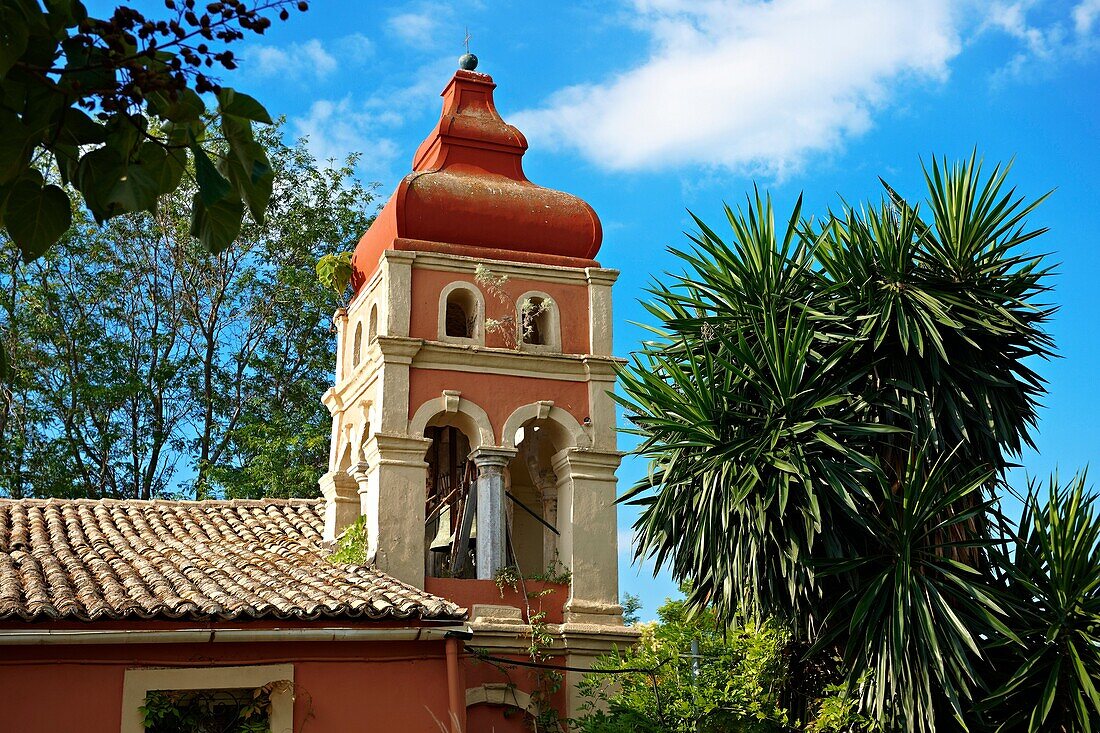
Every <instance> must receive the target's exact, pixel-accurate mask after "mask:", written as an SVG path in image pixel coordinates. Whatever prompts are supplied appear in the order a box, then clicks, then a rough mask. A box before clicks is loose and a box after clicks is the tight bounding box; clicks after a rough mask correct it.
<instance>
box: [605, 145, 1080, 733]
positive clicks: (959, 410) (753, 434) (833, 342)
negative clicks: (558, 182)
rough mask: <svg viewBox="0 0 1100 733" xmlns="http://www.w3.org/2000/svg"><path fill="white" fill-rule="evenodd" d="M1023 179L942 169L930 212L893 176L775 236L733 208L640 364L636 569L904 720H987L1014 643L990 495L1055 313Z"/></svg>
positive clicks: (631, 373)
mask: <svg viewBox="0 0 1100 733" xmlns="http://www.w3.org/2000/svg"><path fill="white" fill-rule="evenodd" d="M1007 173H1008V170H1007V169H1006V168H1001V167H997V168H995V169H994V170H993V171H992V172H991V173H989V174H988V175H986V174H984V173H983V171H982V166H981V164H980V163H979V162H978V161H977V160H976V159H975V158H973V157H972V158H971V159H970V160H969V161H967V162H964V163H959V164H955V165H951V166H949V165H947V164H946V162H945V163H943V164H942V165H941V164H940V163H939V162H937V161H934V162H933V164H932V166H931V167H930V168H929V169H926V171H925V174H926V175H925V178H926V182H927V201H926V203H925V204H924V205H923V206H919V205H913V204H910V203H908V202H906V201H905V200H904V199H903V198H902V197H901V196H899V195H898V194H897V193H896V192H895V191H894V190H893V189H892V188H891V187H890V186H888V185H886V184H885V183H884V191H885V193H884V196H883V199H882V201H881V202H879V203H877V204H865V205H863V206H851V205H843V206H842V207H841V209H840V211H839V213H836V214H830V215H829V216H827V217H825V218H824V219H822V220H820V221H818V222H812V221H806V220H803V219H802V216H801V209H800V206H801V202H799V206H796V207H795V209H794V211H793V213H792V215H791V216H790V218H789V220H788V223H787V225H786V227H785V229H782V230H778V231H777V228H776V225H775V222H774V214H773V210H772V206H771V202H770V200H769V199H768V198H766V197H761V196H760V195H759V194H757V195H756V196H755V197H753V198H750V200H749V202H748V207H747V209H745V210H738V211H734V210H731V209H728V208H727V215H728V220H729V224H730V228H731V231H732V237H731V238H730V239H729V240H725V239H723V238H722V237H721V236H719V235H718V234H717V233H716V232H715V231H714V230H713V229H711V228H710V227H708V226H707V225H706V224H705V223H704V222H702V221H699V220H698V219H697V220H696V222H697V224H698V226H699V229H700V231H699V233H698V234H697V235H695V236H693V237H692V241H693V243H694V247H693V248H691V249H690V250H687V251H676V254H677V255H678V256H679V257H680V258H681V259H682V260H683V262H684V264H685V265H686V267H687V271H686V272H685V273H683V274H681V275H678V276H671V282H670V283H669V284H660V283H658V284H656V285H654V286H653V288H652V289H651V291H650V292H651V294H652V296H653V299H652V301H651V302H649V303H647V304H646V305H647V308H648V310H649V312H650V313H651V314H652V316H653V317H654V318H655V319H656V320H657V321H658V325H657V326H655V327H654V333H655V337H654V338H653V339H652V340H650V341H647V342H646V343H645V344H644V345H643V348H642V349H641V351H640V352H639V353H637V354H635V356H634V358H633V361H632V363H631V364H629V365H628V366H627V367H626V368H625V369H624V370H622V374H621V379H622V386H623V395H622V397H621V398H620V401H621V402H622V404H623V405H624V407H625V408H626V411H627V416H628V419H629V420H630V422H631V423H632V424H633V430H634V432H636V433H638V434H639V435H640V436H641V438H642V441H641V444H640V448H639V449H638V452H639V453H640V454H641V455H643V456H646V457H648V458H649V460H650V461H651V470H650V471H649V472H648V474H647V476H646V477H645V478H643V479H642V480H641V482H639V484H638V485H636V486H635V487H633V488H632V489H631V490H630V491H629V492H628V493H627V495H626V496H625V497H624V500H626V501H629V502H632V503H635V504H637V505H639V506H640V507H641V513H640V517H639V519H638V521H637V523H636V526H635V529H636V535H637V538H638V540H637V543H638V544H637V548H636V550H637V553H638V555H639V556H652V557H654V558H655V559H656V561H657V563H658V565H667V566H668V567H670V568H671V570H672V572H673V573H674V575H675V576H677V577H679V578H682V579H686V580H690V581H691V582H692V586H693V587H692V592H691V595H690V597H689V602H690V605H691V606H692V607H695V608H702V607H710V608H713V609H714V610H715V611H716V612H717V614H718V617H719V618H720V619H723V620H729V619H732V618H735V617H736V616H737V615H738V614H739V613H745V614H747V615H748V616H749V617H750V618H753V619H763V618H777V619H780V620H782V621H783V622H784V623H786V624H789V625H790V626H791V628H793V629H794V630H795V631H796V633H797V637H798V638H799V639H801V640H804V641H808V642H813V643H814V650H815V653H824V654H832V653H836V654H837V655H839V656H841V657H842V658H843V660H844V665H843V668H844V671H845V674H846V682H847V689H848V690H849V691H851V692H852V693H853V694H856V693H858V694H859V696H860V707H861V708H862V709H863V710H864V711H866V712H867V714H869V715H870V716H871V717H873V719H875V720H876V721H879V722H881V723H882V724H883V725H884V726H885V727H886V728H887V729H889V730H907V731H908V730H935V729H937V728H940V729H942V728H944V727H947V728H951V727H953V726H957V725H958V722H956V721H958V720H962V719H964V718H965V719H968V720H975V719H976V715H977V714H976V712H975V702H976V701H977V700H979V699H980V698H982V697H983V696H984V694H985V690H987V689H989V687H990V680H991V679H992V677H990V674H989V669H988V660H989V656H990V651H989V649H988V648H987V645H988V642H989V641H990V640H992V639H996V640H999V641H1005V642H1007V643H1013V644H1015V643H1017V641H1015V640H1014V638H1015V634H1014V633H1013V632H1012V631H1011V630H1010V629H1009V628H1008V627H1007V626H1006V624H1005V622H1006V621H1007V620H1009V615H1008V612H1007V610H1006V607H1005V606H1006V602H1005V601H1003V599H1002V594H1003V592H1005V591H1006V589H1007V588H1008V587H1009V586H1010V584H1011V582H1012V580H1013V579H1012V578H1011V577H1009V576H1008V573H1007V569H1006V568H1005V567H1004V556H1003V554H1002V553H1000V551H999V545H1000V544H1001V543H1002V542H1003V541H1004V535H1003V534H1002V531H1001V529H1002V527H1003V525H1004V522H1003V518H1002V517H1001V516H1000V515H999V513H998V510H997V504H996V493H995V489H996V487H997V486H999V485H1001V482H1002V481H1003V478H1004V471H1005V469H1006V468H1007V466H1008V465H1009V462H1010V461H1011V460H1012V458H1014V457H1016V456H1018V455H1019V452H1020V450H1021V448H1022V447H1023V446H1025V445H1030V444H1031V431H1032V430H1033V429H1034V426H1035V422H1036V408H1037V403H1038V400H1039V398H1040V397H1041V396H1042V395H1043V394H1044V391H1045V387H1044V382H1043V380H1042V378H1041V377H1039V375H1038V374H1036V373H1035V372H1034V371H1032V369H1031V367H1032V366H1033V365H1034V363H1035V361H1034V359H1033V358H1032V357H1039V358H1048V357H1050V356H1052V355H1053V343H1052V341H1051V339H1050V336H1049V335H1048V334H1047V333H1046V331H1045V326H1046V324H1047V322H1048V321H1049V319H1050V316H1051V314H1052V312H1053V309H1052V308H1051V307H1049V306H1047V305H1044V304H1042V303H1041V302H1040V299H1041V298H1042V297H1043V296H1044V295H1045V293H1046V291H1047V290H1048V287H1049V286H1048V284H1047V280H1048V277H1047V276H1048V274H1049V268H1048V267H1047V266H1046V265H1045V264H1044V261H1043V258H1042V257H1040V256H1038V255H1032V254H1028V253H1026V252H1024V251H1023V245H1025V244H1026V243H1027V242H1029V241H1030V240H1032V239H1034V238H1035V237H1037V236H1039V235H1041V234H1042V233H1043V231H1045V230H1043V229H1041V228H1030V227H1028V225H1027V222H1026V219H1027V217H1028V216H1029V215H1030V214H1031V213H1032V212H1033V211H1034V209H1035V207H1036V206H1037V205H1038V203H1039V201H1035V202H1031V203H1028V202H1025V201H1024V200H1023V199H1022V198H1021V197H1020V196H1018V195H1017V194H1016V193H1015V191H1014V190H1008V188H1007V186H1006V183H1005V180H1006V176H1007ZM1040 201H1041V199H1040ZM1089 551H1090V552H1092V553H1093V554H1095V552H1096V549H1095V548H1090V550H1089Z"/></svg>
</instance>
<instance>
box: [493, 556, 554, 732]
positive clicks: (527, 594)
mask: <svg viewBox="0 0 1100 733" xmlns="http://www.w3.org/2000/svg"><path fill="white" fill-rule="evenodd" d="M572 579H573V575H572V572H571V571H570V570H569V568H567V567H565V565H564V564H563V563H562V562H561V561H560V560H559V559H558V557H557V555H556V554H555V556H554V558H553V560H551V561H550V563H549V564H548V565H547V566H546V569H545V570H543V571H542V572H540V573H536V574H534V575H531V576H527V577H524V576H523V574H522V573H520V571H519V568H517V567H516V566H515V565H509V566H507V567H503V568H501V569H500V570H499V571H497V574H496V576H495V577H494V579H493V580H494V582H495V583H496V586H497V590H498V591H500V595H501V597H502V598H503V597H504V591H505V589H506V588H507V589H511V590H512V592H514V593H519V594H521V595H522V596H523V599H524V609H523V617H524V622H525V623H526V625H527V629H528V631H527V634H528V637H527V638H528V645H527V656H528V658H529V659H530V660H531V662H533V663H535V664H536V665H541V664H542V663H544V662H545V661H546V660H547V659H548V657H549V654H548V653H547V652H548V650H549V649H550V647H551V646H552V645H553V643H554V636H553V634H552V633H551V632H550V624H549V623H548V622H547V620H546V619H547V612H546V610H545V609H544V608H543V607H542V601H541V599H542V598H544V597H545V596H547V595H549V594H551V593H553V592H554V589H553V588H542V589H540V590H532V591H528V590H527V584H526V581H532V582H542V583H554V584H568V583H570V582H572ZM536 601H537V602H538V610H537V611H536V610H534V608H533V605H534V604H535V602H536ZM472 651H473V652H474V654H475V655H476V656H478V657H479V658H481V659H482V660H484V661H487V662H489V663H490V664H493V665H494V666H495V667H497V668H498V669H499V670H501V671H502V672H503V673H504V674H505V676H507V677H508V679H509V686H510V687H511V688H512V689H515V687H516V686H515V683H512V682H511V674H510V670H509V669H508V668H507V664H506V663H503V662H500V661H495V660H490V659H489V658H488V655H487V654H486V653H485V652H484V651H483V650H476V649H475V650H472ZM531 678H532V682H533V683H534V686H533V689H532V691H531V702H532V703H533V704H534V707H535V708H536V709H537V710H538V713H537V714H535V715H532V717H531V728H532V730H533V731H535V733H538V732H539V731H548V732H551V731H560V730H564V729H565V726H564V723H565V722H566V721H565V720H564V719H563V718H562V717H561V715H560V714H559V713H558V710H557V708H556V707H555V706H554V696H555V695H557V694H558V692H560V691H561V687H562V683H563V681H564V675H562V673H561V672H560V671H558V670H556V669H551V668H548V667H541V666H538V667H533V668H532V671H531Z"/></svg>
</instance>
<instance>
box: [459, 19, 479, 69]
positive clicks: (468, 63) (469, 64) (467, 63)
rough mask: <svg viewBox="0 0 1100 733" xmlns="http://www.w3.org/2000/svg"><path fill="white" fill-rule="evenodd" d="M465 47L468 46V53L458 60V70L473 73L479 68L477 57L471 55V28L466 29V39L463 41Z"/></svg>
mask: <svg viewBox="0 0 1100 733" xmlns="http://www.w3.org/2000/svg"><path fill="white" fill-rule="evenodd" d="M462 43H463V45H465V46H466V53H464V54H463V55H462V58H460V59H459V60H458V68H460V69H465V70H466V71H473V70H474V69H476V68H477V56H474V55H473V54H472V53H470V28H469V26H467V27H466V37H465V38H463V39H462Z"/></svg>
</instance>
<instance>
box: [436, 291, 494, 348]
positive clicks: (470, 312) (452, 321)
mask: <svg viewBox="0 0 1100 733" xmlns="http://www.w3.org/2000/svg"><path fill="white" fill-rule="evenodd" d="M483 304H484V300H483V298H482V295H481V291H480V290H478V289H477V288H476V287H475V286H473V285H471V284H470V283H467V282H454V283H451V284H450V285H448V286H447V287H445V288H444V289H443V292H442V293H440V296H439V340H440V341H449V342H453V343H464V344H481V343H483V339H484V336H483V335H482V330H483V324H482V314H483V313H484V311H485V309H484V306H483Z"/></svg>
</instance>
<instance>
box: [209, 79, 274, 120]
mask: <svg viewBox="0 0 1100 733" xmlns="http://www.w3.org/2000/svg"><path fill="white" fill-rule="evenodd" d="M218 107H219V108H220V110H221V113H222V114H223V115H231V116H233V117H242V118H244V119H246V120H253V121H255V122H262V123H263V124H265V125H271V124H274V123H273V122H272V121H271V115H269V114H268V113H267V110H266V109H264V106H263V105H262V104H260V103H259V102H257V101H256V100H255V99H254V98H252V97H250V96H248V95H247V94H244V93H242V92H238V91H237V90H235V89H230V88H229V87H222V89H221V91H220V92H218Z"/></svg>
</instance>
